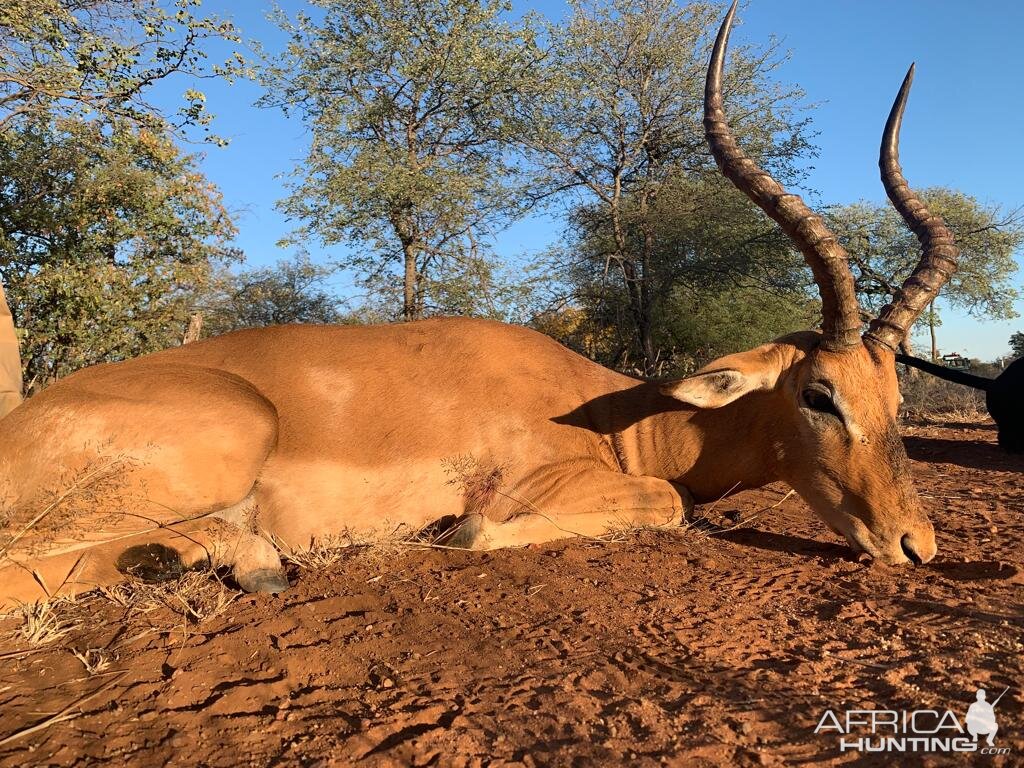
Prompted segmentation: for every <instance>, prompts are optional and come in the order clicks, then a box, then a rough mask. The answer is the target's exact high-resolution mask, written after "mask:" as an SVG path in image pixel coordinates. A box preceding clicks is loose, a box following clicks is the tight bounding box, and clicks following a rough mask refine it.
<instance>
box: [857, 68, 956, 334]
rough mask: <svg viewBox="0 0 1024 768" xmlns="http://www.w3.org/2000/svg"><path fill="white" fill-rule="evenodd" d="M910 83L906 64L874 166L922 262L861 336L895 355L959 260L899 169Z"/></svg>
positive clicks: (947, 234)
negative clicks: (916, 243)
mask: <svg viewBox="0 0 1024 768" xmlns="http://www.w3.org/2000/svg"><path fill="white" fill-rule="evenodd" d="M913 81H914V65H913V64H911V65H910V69H909V70H908V71H907V76H906V77H905V78H903V85H902V86H901V87H900V92H899V94H897V96H896V101H895V102H893V105H892V109H891V110H890V112H889V119H888V120H887V121H886V123H885V131H883V132H882V146H881V148H880V150H879V153H878V167H879V169H880V170H881V172H882V184H883V185H884V186H885V193H886V194H887V195H888V196H889V200H891V201H892V204H893V207H895V208H896V210H897V211H899V213H900V216H902V217H903V220H904V221H905V222H906V223H907V226H908V227H910V229H911V230H913V232H914V234H915V235H917V239H918V241H919V242H920V243H921V260H920V261H919V262H918V264H917V267H916V268H915V269H914V271H913V272H912V273H911V274H910V277H908V278H907V279H906V282H904V283H903V286H902V287H901V288H900V290H899V291H898V292H897V294H896V296H895V298H894V299H893V302H892V303H891V304H887V305H886V306H885V307H883V308H882V311H881V312H879V313H878V317H876V318H875V319H874V320H872V321H871V323H870V325H869V326H868V330H867V332H866V333H865V334H864V338H865V339H866V340H868V341H874V342H877V343H879V344H881V345H883V346H885V347H888V348H889V349H891V350H893V351H894V352H895V351H896V350H897V349H898V347H899V344H900V342H901V341H903V338H904V337H905V336H906V335H907V333H908V332H909V331H910V327H911V326H912V325H913V324H914V321H915V320H917V318H918V317H919V316H920V315H921V313H922V312H923V311H924V309H925V307H927V306H928V304H929V303H930V302H931V301H933V300H934V299H935V297H936V296H937V295H938V293H939V291H940V290H941V289H942V286H944V285H945V284H946V283H947V282H949V279H950V278H951V277H952V276H953V273H954V272H956V268H957V260H958V258H959V256H960V249H959V248H957V247H956V242H955V241H954V238H953V233H952V232H950V231H949V228H948V227H946V223H945V222H944V221H943V220H942V217H941V216H935V215H933V214H932V213H931V212H929V210H928V208H927V207H925V204H924V203H922V202H921V200H920V198H918V196H917V193H916V192H914V190H912V189H911V188H910V185H909V184H907V180H906V179H905V178H904V177H903V169H902V168H900V126H901V125H902V124H903V110H904V109H905V108H906V106H907V97H908V96H909V95H910V84H911V83H912V82H913Z"/></svg>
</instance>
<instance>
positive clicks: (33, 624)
mask: <svg viewBox="0 0 1024 768" xmlns="http://www.w3.org/2000/svg"><path fill="white" fill-rule="evenodd" d="M75 604H76V603H75V600H74V599H73V598H68V597H54V598H51V599H49V600H42V601H40V602H38V603H28V604H26V605H23V606H22V607H21V608H20V609H19V610H18V611H17V613H16V615H20V616H21V619H22V624H21V626H20V627H19V628H18V630H17V631H16V635H17V637H18V638H19V639H20V640H24V641H26V642H27V643H28V644H29V645H30V646H33V647H36V646H40V645H49V644H50V643H52V642H54V641H55V640H60V639H61V638H62V637H64V636H65V635H66V634H67V633H68V632H70V631H71V630H72V629H74V626H75V621H74V620H73V617H72V616H70V615H69V614H70V611H69V610H68V609H69V608H70V607H72V606H74V605H75Z"/></svg>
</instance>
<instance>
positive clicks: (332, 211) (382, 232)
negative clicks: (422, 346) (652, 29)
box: [261, 0, 537, 318]
mask: <svg viewBox="0 0 1024 768" xmlns="http://www.w3.org/2000/svg"><path fill="white" fill-rule="evenodd" d="M315 4H316V5H318V6H320V7H321V8H323V10H324V15H323V18H322V20H320V21H314V20H313V19H312V18H310V17H309V16H307V15H305V14H299V15H298V17H297V18H296V19H295V20H294V21H290V20H289V19H287V18H286V17H285V16H284V15H283V14H279V15H278V21H279V23H280V24H281V26H282V28H284V29H285V30H286V31H287V32H288V33H289V34H290V35H291V42H290V44H289V47H288V54H287V55H286V56H285V57H283V58H273V59H269V58H268V59H267V60H266V61H265V63H264V67H263V72H262V79H263V82H264V84H265V85H266V87H267V88H268V94H267V95H266V97H265V98H264V99H262V101H261V104H262V105H264V106H275V105H276V106H281V107H283V108H284V109H285V110H286V111H292V110H295V111H298V112H299V113H300V114H301V115H302V116H303V118H304V119H305V120H306V122H307V123H308V125H309V127H310V128H311V130H312V133H313V141H312V146H311V148H310V151H309V154H308V156H307V157H306V159H305V160H304V161H303V162H302V164H301V165H300V166H299V167H298V168H296V171H295V174H294V182H293V184H292V191H291V195H290V196H289V197H288V198H287V199H286V200H284V201H283V202H282V203H281V208H282V210H284V211H285V212H286V213H287V214H289V215H290V216H293V217H295V218H296V219H299V220H300V221H302V222H303V226H302V228H301V229H300V230H298V231H297V232H296V233H294V235H293V237H292V240H293V241H298V240H303V239H305V238H306V237H308V236H310V235H312V236H315V237H317V238H319V239H320V240H321V241H322V242H323V243H324V244H325V245H333V244H337V243H346V244H349V245H354V246H356V248H355V249H353V250H352V251H351V252H350V253H349V255H347V256H345V257H344V259H343V261H342V265H343V266H344V267H345V268H348V269H352V270H353V271H354V272H355V273H356V275H357V277H358V278H359V279H360V280H361V281H362V282H363V283H364V284H365V285H366V287H367V288H368V289H370V290H371V291H374V292H377V293H378V294H379V293H380V287H381V285H384V286H385V288H386V289H387V290H390V288H388V284H389V283H392V282H393V281H394V279H395V278H396V277H397V279H400V280H401V283H402V289H403V290H402V296H403V298H402V304H401V307H402V312H403V315H404V316H405V317H406V318H411V317H417V316H420V315H422V314H424V313H426V312H429V311H432V308H431V307H430V306H429V299H430V294H432V293H434V294H436V293H438V290H437V289H438V286H441V290H440V291H439V292H440V293H442V294H444V293H450V292H451V291H452V290H454V291H456V292H462V291H464V289H465V286H464V285H462V286H460V285H453V286H450V287H446V286H444V285H443V284H444V283H445V282H446V281H448V279H449V276H451V275H454V276H455V278H454V279H455V282H456V283H458V282H459V281H460V280H461V279H462V278H461V277H460V276H462V275H468V274H472V273H474V272H477V271H479V270H480V269H481V263H482V262H481V260H482V259H483V258H484V255H485V243H486V242H487V239H488V237H489V236H490V235H492V234H493V233H494V232H495V231H496V230H497V229H498V228H500V227H501V226H503V225H504V223H505V222H506V221H507V220H508V219H509V217H510V216H512V215H514V212H515V211H516V210H517V209H518V202H519V200H518V198H517V197H516V196H515V195H513V194H512V192H511V187H510V182H511V178H512V176H513V174H514V168H513V167H511V166H510V164H509V158H508V157H507V156H506V155H505V154H504V153H503V152H502V148H501V147H502V139H503V136H504V134H505V130H506V129H505V126H504V122H503V110H502V108H501V107H502V104H503V102H504V101H505V100H507V99H508V98H509V97H510V95H511V94H513V93H514V92H515V91H516V89H517V88H519V87H520V83H521V81H522V80H523V79H524V78H525V77H528V73H529V71H530V69H531V67H532V65H533V62H534V59H535V57H536V56H537V53H536V51H535V47H534V45H533V42H532V39H531V37H530V34H529V32H528V31H525V30H519V29H514V28H512V27H511V26H509V25H508V24H506V23H505V22H503V21H502V20H501V18H500V17H501V14H502V13H503V12H505V11H507V10H508V6H507V5H506V4H505V3H504V2H502V1H501V0H317V2H316V3H315ZM463 282H464V281H463ZM449 288H450V289H451V290H449ZM435 298H436V296H435ZM439 303H440V304H441V305H442V306H441V308H442V310H447V309H449V308H450V307H451V306H458V305H459V304H460V303H463V302H458V301H457V302H454V304H452V302H448V301H439ZM392 314H394V311H393V312H392Z"/></svg>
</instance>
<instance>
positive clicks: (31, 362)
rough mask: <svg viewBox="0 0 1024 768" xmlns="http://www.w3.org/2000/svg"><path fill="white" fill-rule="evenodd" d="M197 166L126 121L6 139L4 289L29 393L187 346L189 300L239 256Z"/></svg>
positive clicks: (3, 135) (0, 226)
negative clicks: (73, 375) (102, 366)
mask: <svg viewBox="0 0 1024 768" xmlns="http://www.w3.org/2000/svg"><path fill="white" fill-rule="evenodd" d="M195 163H196V160H195V158H194V157H190V156H183V155H182V154H181V153H180V152H179V151H178V149H177V148H176V147H175V145H174V143H173V142H172V141H171V140H170V139H168V138H167V137H166V136H159V135H155V134H152V133H150V132H149V131H147V130H145V129H141V130H140V129H136V128H134V127H129V126H122V125H121V124H119V123H117V124H114V125H113V126H108V127H104V126H102V125H101V124H100V123H98V122H95V121H91V122H83V121H77V120H69V121H57V122H53V123H51V122H48V121H43V120H42V119H39V120H36V121H33V122H30V123H28V124H26V125H22V126H21V127H19V128H18V129H17V130H12V129H8V130H6V131H3V132H0V279H2V281H3V283H4V284H5V285H6V286H7V287H8V289H9V292H10V294H9V295H10V307H11V310H12V312H13V315H14V320H15V323H16V325H17V327H18V328H19V329H20V331H21V335H22V338H21V348H22V353H23V355H22V356H23V363H24V375H25V379H26V380H27V381H29V382H30V388H31V385H32V384H33V383H34V384H37V385H42V384H45V383H46V382H48V381H50V380H52V379H53V378H56V377H59V376H63V375H65V374H67V373H70V372H72V371H74V370H76V369H77V368H81V367H83V366H86V365H91V364H93V363H97V362H102V361H109V360H119V359H124V358H126V357H131V356H134V355H138V354H141V353H145V352H151V351H154V350H157V349H162V348H164V347H167V346H171V345H172V344H175V343H177V342H178V341H179V340H180V338H181V334H182V331H183V329H184V328H185V325H186V322H187V319H188V315H189V309H190V306H191V304H192V301H193V294H194V293H195V292H196V291H200V290H202V289H203V288H204V286H205V285H206V284H207V283H208V282H209V279H210V275H211V269H212V267H213V265H215V264H216V263H218V262H222V261H225V260H229V259H233V258H235V256H236V253H235V252H234V251H233V250H232V249H231V248H230V247H229V245H228V242H229V240H230V239H231V237H232V236H233V235H234V227H233V225H232V223H231V220H230V218H229V217H228V215H227V212H226V211H225V209H224V207H223V204H222V202H221V197H220V193H219V192H218V191H217V189H216V188H214V187H213V186H212V185H211V184H209V183H208V182H207V181H206V180H205V179H204V178H203V176H202V175H201V174H199V173H198V171H197V170H196V167H195ZM20 373H21V372H20V371H19V380H20Z"/></svg>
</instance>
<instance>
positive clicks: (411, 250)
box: [402, 242, 420, 320]
mask: <svg viewBox="0 0 1024 768" xmlns="http://www.w3.org/2000/svg"><path fill="white" fill-rule="evenodd" d="M402 254H403V256H404V258H405V301H404V303H403V305H402V318H403V319H405V320H415V319H416V318H418V317H419V314H420V313H419V307H418V306H417V301H416V248H415V246H414V245H413V244H412V243H411V242H408V243H403V244H402Z"/></svg>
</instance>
